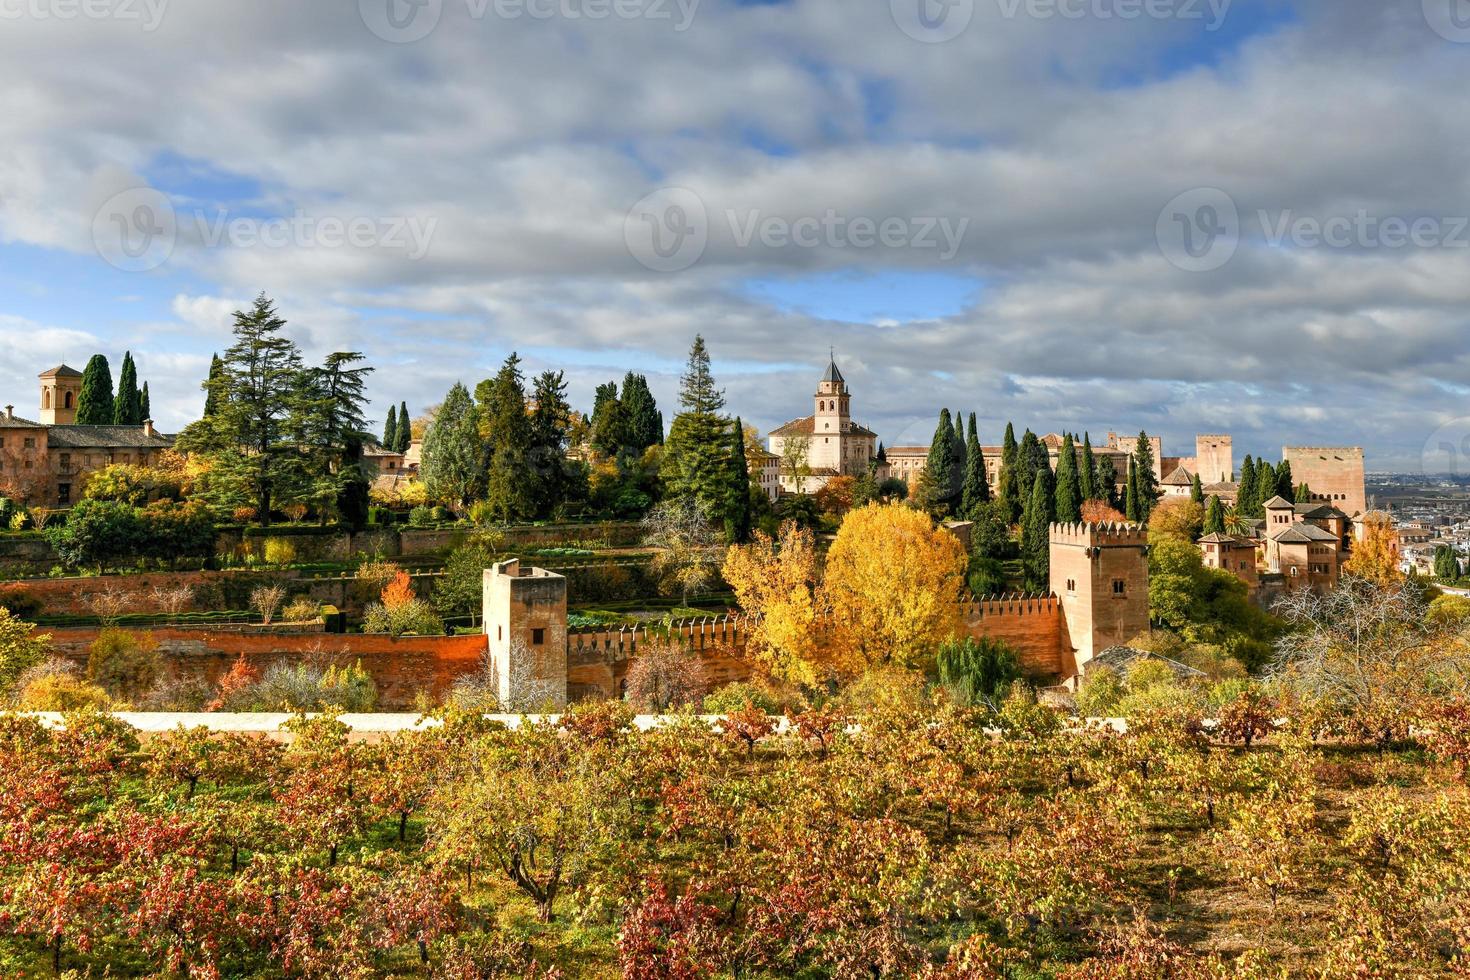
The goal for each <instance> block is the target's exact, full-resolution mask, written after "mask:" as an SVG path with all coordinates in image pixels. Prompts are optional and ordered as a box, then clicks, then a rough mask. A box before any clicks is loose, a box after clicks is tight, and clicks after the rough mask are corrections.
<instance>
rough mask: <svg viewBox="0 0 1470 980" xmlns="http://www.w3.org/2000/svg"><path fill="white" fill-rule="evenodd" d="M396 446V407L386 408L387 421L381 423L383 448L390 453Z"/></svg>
mask: <svg viewBox="0 0 1470 980" xmlns="http://www.w3.org/2000/svg"><path fill="white" fill-rule="evenodd" d="M397 445H398V406H396V405H389V406H388V421H386V422H384V423H383V448H384V449H387V450H388V451H390V452H391V451H392V450H393V447H395V446H397Z"/></svg>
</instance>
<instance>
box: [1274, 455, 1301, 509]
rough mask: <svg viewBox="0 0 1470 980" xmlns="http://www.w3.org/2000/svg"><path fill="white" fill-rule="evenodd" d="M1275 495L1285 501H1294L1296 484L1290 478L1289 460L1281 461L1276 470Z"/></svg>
mask: <svg viewBox="0 0 1470 980" xmlns="http://www.w3.org/2000/svg"><path fill="white" fill-rule="evenodd" d="M1276 493H1277V494H1278V495H1279V496H1280V497H1282V498H1283V499H1285V500H1295V499H1296V483H1295V481H1293V480H1292V478H1291V460H1289V459H1283V460H1282V461H1281V465H1280V466H1278V467H1277V468H1276Z"/></svg>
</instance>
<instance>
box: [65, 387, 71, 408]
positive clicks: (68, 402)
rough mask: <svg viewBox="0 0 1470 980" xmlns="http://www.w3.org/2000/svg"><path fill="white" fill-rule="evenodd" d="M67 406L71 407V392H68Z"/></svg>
mask: <svg viewBox="0 0 1470 980" xmlns="http://www.w3.org/2000/svg"><path fill="white" fill-rule="evenodd" d="M66 407H67V408H71V392H69V391H68V392H67V393H66Z"/></svg>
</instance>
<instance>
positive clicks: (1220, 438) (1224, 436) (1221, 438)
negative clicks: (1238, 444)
mask: <svg viewBox="0 0 1470 980" xmlns="http://www.w3.org/2000/svg"><path fill="white" fill-rule="evenodd" d="M1195 439H1214V440H1216V441H1217V442H1230V441H1231V440H1230V434H1229V433H1227V432H1201V433H1200V434H1199V435H1197V436H1195Z"/></svg>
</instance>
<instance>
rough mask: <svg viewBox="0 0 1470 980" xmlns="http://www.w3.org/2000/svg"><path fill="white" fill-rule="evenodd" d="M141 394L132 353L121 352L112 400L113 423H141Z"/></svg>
mask: <svg viewBox="0 0 1470 980" xmlns="http://www.w3.org/2000/svg"><path fill="white" fill-rule="evenodd" d="M142 411H143V406H142V395H141V394H140V393H139V391H138V368H137V366H136V365H135V364H133V353H132V351H128V352H126V353H124V354H123V363H122V371H121V372H119V374H118V376H117V397H116V398H114V399H113V400H112V424H113V425H142V424H143V419H142V418H141V417H140V416H141V414H142Z"/></svg>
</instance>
